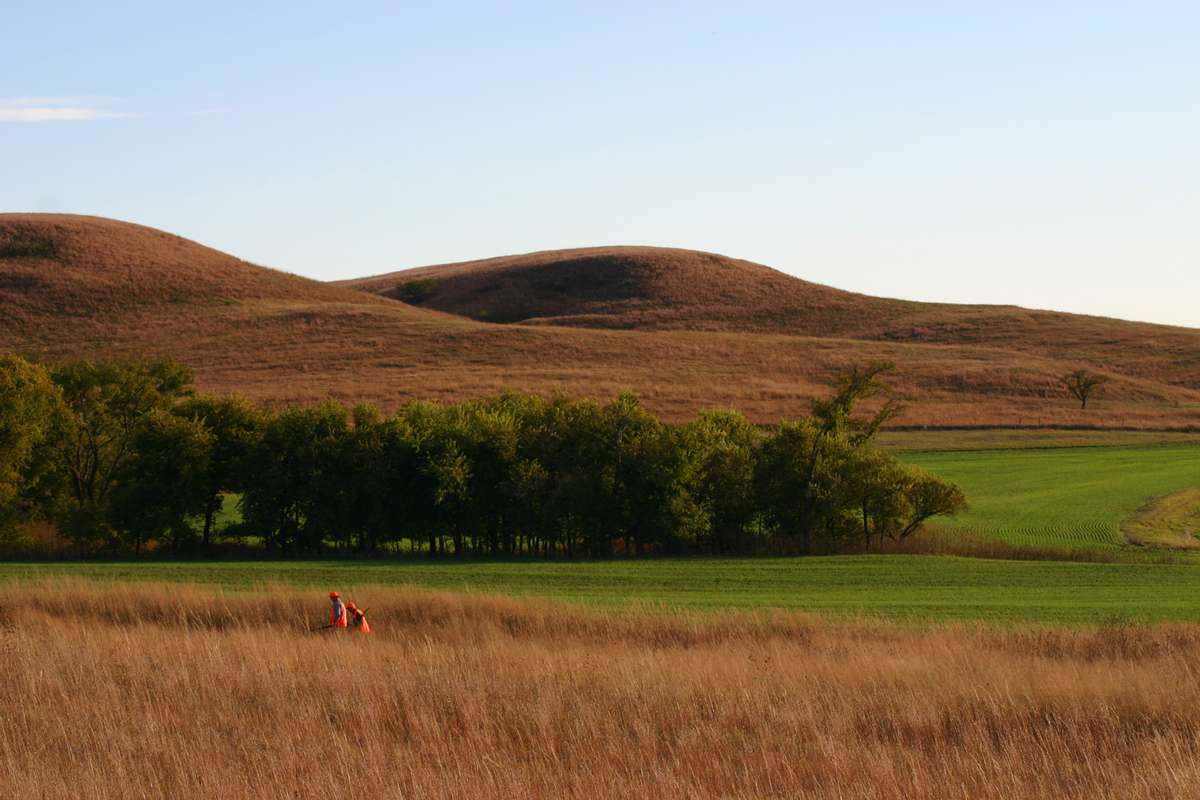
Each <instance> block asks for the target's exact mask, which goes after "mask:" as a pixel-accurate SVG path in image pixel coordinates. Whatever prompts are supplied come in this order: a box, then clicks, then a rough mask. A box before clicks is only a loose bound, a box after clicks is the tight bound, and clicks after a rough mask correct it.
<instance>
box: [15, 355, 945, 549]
mask: <svg viewBox="0 0 1200 800" xmlns="http://www.w3.org/2000/svg"><path fill="white" fill-rule="evenodd" d="M890 369H891V367H890V365H887V364H877V365H870V366H866V367H852V368H850V369H848V370H846V371H845V372H843V373H841V374H840V375H838V376H837V377H836V379H835V381H834V387H833V392H832V394H831V395H830V396H829V397H827V398H821V399H818V400H815V401H813V403H812V407H811V409H810V413H809V414H808V415H806V416H802V417H800V418H798V419H795V420H789V421H785V422H782V423H780V424H779V425H778V426H775V427H772V428H760V427H757V426H754V425H752V424H751V423H749V422H748V421H747V420H746V419H745V417H743V416H742V415H741V414H739V413H737V412H736V411H732V410H715V411H708V412H705V413H702V414H700V415H699V416H698V417H697V418H696V419H694V420H692V421H691V422H690V423H688V424H686V425H682V426H669V425H666V424H664V423H663V422H662V421H661V420H659V419H658V418H656V417H655V416H654V415H653V414H651V413H650V412H648V411H647V410H646V409H645V408H644V407H643V406H642V404H641V403H640V401H639V400H638V398H637V397H635V396H633V395H629V394H623V395H621V396H619V397H617V398H615V399H613V400H612V401H610V402H607V403H598V402H596V401H593V400H583V399H572V398H566V397H553V398H544V397H539V396H534V395H523V394H517V393H505V394H502V395H500V396H497V397H492V398H487V399H481V400H471V401H466V402H461V403H456V404H452V405H437V404H432V403H421V402H416V403H409V404H406V405H404V406H401V407H400V409H399V410H398V411H397V412H396V413H394V414H391V415H390V416H389V415H383V414H381V413H379V411H378V410H376V409H374V408H372V407H370V406H358V407H355V408H353V409H347V408H346V407H344V406H343V405H341V404H339V403H335V402H325V403H321V404H318V405H313V406H295V407H290V408H284V409H281V410H266V409H261V408H258V407H256V406H254V405H253V404H252V403H250V402H248V401H246V400H244V399H240V398H236V397H226V398H217V397H208V396H204V395H197V394H195V393H194V392H193V391H192V389H191V378H190V374H189V373H188V371H187V370H186V369H185V368H183V367H181V366H179V365H177V364H174V363H173V362H170V361H119V362H106V363H92V362H79V363H71V364H63V365H58V366H55V367H53V368H50V369H45V368H43V367H40V366H36V365H33V364H30V363H28V362H25V361H23V360H21V359H17V358H6V359H0V456H2V457H3V460H2V461H0V509H3V510H4V513H5V514H6V515H7V517H6V518H7V519H8V520H9V526H10V527H11V526H12V524H13V523H14V522H15V521H17V520H19V519H33V518H35V517H41V518H43V519H46V520H48V521H50V522H52V523H53V524H54V525H55V526H57V527H58V529H59V530H60V531H61V532H62V533H63V534H64V535H66V536H68V537H69V538H70V539H71V540H72V541H73V542H74V543H75V544H76V546H77V547H78V548H79V550H80V551H82V552H98V551H110V552H116V551H131V552H135V553H137V552H142V551H144V550H146V549H156V550H160V551H170V552H196V551H199V552H203V551H205V550H207V549H210V548H211V547H212V546H213V545H214V544H215V543H216V541H217V540H218V539H219V538H220V537H221V536H222V535H225V536H236V537H253V538H254V540H255V541H261V543H262V546H263V547H264V548H266V549H267V550H269V551H272V552H276V553H280V554H299V553H307V554H312V553H321V552H326V551H330V550H333V549H342V550H354V551H359V552H363V553H374V552H379V551H381V550H388V551H391V552H416V553H424V554H428V555H440V554H446V555H456V556H463V555H467V554H471V555H480V556H483V555H490V556H506V557H507V556H514V555H518V554H532V555H539V556H563V557H604V556H611V555H625V556H638V555H653V554H677V553H710V554H739V553H760V552H776V553H810V552H815V551H817V550H824V551H828V550H832V549H838V548H841V547H844V546H845V545H846V544H847V543H849V542H853V543H856V544H857V545H860V546H861V547H870V546H872V545H873V543H878V542H880V541H881V540H883V539H885V538H886V539H891V540H896V541H899V540H903V539H905V538H907V537H910V536H912V535H913V534H915V533H916V532H917V531H919V530H920V529H921V527H922V526H923V525H924V524H925V523H926V522H927V521H928V520H929V519H930V518H932V517H934V516H936V515H941V514H953V513H956V512H957V511H959V510H961V509H962V508H964V507H965V499H964V498H963V496H962V493H961V491H959V490H958V488H957V487H955V486H953V485H952V484H949V483H946V482H945V481H943V480H941V479H939V478H937V477H935V476H933V475H929V474H926V473H922V472H920V471H918V470H915V469H913V468H911V467H908V466H905V465H904V464H901V463H900V462H898V461H897V460H896V459H895V458H893V457H892V456H890V455H888V454H886V453H884V452H882V451H880V450H878V449H876V448H875V447H874V446H873V444H872V442H873V438H874V436H875V434H876V433H877V432H878V431H879V429H880V428H881V427H882V426H883V425H884V424H885V423H886V422H887V421H888V420H889V419H890V418H891V417H892V415H894V414H895V412H896V405H895V404H894V403H893V402H892V401H891V400H890V399H889V398H888V394H887V387H886V385H885V383H884V381H883V378H884V376H885V375H886V374H887V372H888V371H889V370H890ZM864 404H866V405H868V406H870V408H869V409H868V410H867V411H866V412H860V408H861V407H862V406H863V405H864ZM18 500H19V502H18ZM226 502H230V503H236V504H237V511H238V512H240V516H241V523H240V524H238V525H237V526H236V528H235V529H229V530H226V531H221V530H219V525H218V517H219V516H220V515H221V512H222V511H223V506H224V504H225V503H226ZM0 519H3V518H0Z"/></svg>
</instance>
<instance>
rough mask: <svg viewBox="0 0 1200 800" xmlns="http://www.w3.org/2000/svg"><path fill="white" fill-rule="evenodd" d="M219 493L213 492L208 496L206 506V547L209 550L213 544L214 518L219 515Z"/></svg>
mask: <svg viewBox="0 0 1200 800" xmlns="http://www.w3.org/2000/svg"><path fill="white" fill-rule="evenodd" d="M219 497H220V495H219V494H216V493H212V494H210V495H209V496H208V503H207V504H206V505H205V506H204V539H203V541H204V549H205V550H207V549H208V548H209V545H211V544H212V530H213V519H214V518H215V517H216V515H217V499H218V498H219Z"/></svg>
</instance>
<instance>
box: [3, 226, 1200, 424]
mask: <svg viewBox="0 0 1200 800" xmlns="http://www.w3.org/2000/svg"><path fill="white" fill-rule="evenodd" d="M656 252H657V251H656ZM665 252H666V255H665V256H663V255H661V254H660V255H659V256H657V257H656V258H657V260H652V261H653V263H652V266H654V267H655V270H656V271H655V270H652V271H651V272H652V275H655V276H658V277H656V278H654V280H650V279H649V278H646V279H645V280H643V281H642V282H641V283H637V282H636V281H635V282H633V283H629V282H628V281H627V282H626V283H620V282H618V284H617V285H618V287H620V286H626V284H628V285H630V286H633V289H628V288H626V289H619V292H626V293H627V294H628V293H629V292H630V291H634V290H636V291H637V292H641V293H642V294H641V295H639V297H640V298H641V299H636V298H635V299H633V300H631V299H629V298H626V299H625V300H623V301H621V302H620V303H617V304H616V305H614V306H611V307H610V308H609V311H610V318H609V319H608V321H604V320H600V321H599V322H597V321H596V320H595V319H592V320H591V321H590V322H589V321H587V320H584V321H582V322H581V321H580V319H573V318H568V317H570V314H574V313H576V312H578V313H579V314H580V315H582V316H588V315H590V317H589V319H590V318H591V317H596V316H597V314H598V313H599V312H598V311H597V307H596V306H595V304H592V305H587V304H586V303H585V304H584V305H583V306H579V304H578V303H577V304H576V306H569V304H568V306H569V307H568V306H564V307H563V308H550V307H549V306H548V307H547V308H548V310H557V311H561V312H562V314H560V315H559V316H556V317H554V318H553V319H539V320H534V321H539V322H541V323H546V322H554V323H556V324H553V325H551V324H536V325H535V324H493V323H489V322H480V321H478V320H476V319H471V318H470V317H469V316H462V315H456V314H451V313H445V312H442V311H438V310H432V309H428V308H422V307H418V306H415V305H411V304H407V303H403V302H399V301H397V300H394V299H389V298H386V297H380V296H377V295H374V294H372V293H370V292H367V291H355V290H352V289H349V288H345V287H339V286H333V285H329V284H322V283H318V282H316V281H311V280H306V279H303V278H299V277H296V276H292V275H287V274H284V273H280V272H276V271H273V270H267V269H264V268H261V267H257V266H255V265H252V264H247V263H246V262H243V261H240V260H238V259H236V258H233V257H232V256H228V255H225V254H223V253H219V252H217V251H215V250H211V249H209V248H206V247H202V246H201V245H198V244H195V243H194V242H189V241H187V240H185V239H181V238H179V237H177V236H172V235H170V234H167V233H163V232H162V231H156V230H153V229H150V228H144V227H141V226H137V225H131V224H129V223H123V222H116V221H112V220H104V219H99V218H92V217H73V216H63V215H36V214H3V215H0V351H13V352H17V353H20V354H23V355H27V356H33V357H38V358H47V359H56V358H70V357H90V358H97V357H103V356H108V355H120V354H137V355H171V356H174V357H175V358H177V359H179V360H180V361H182V362H184V363H186V364H188V365H190V366H192V367H193V368H194V369H195V370H196V372H197V375H198V379H199V384H200V386H201V387H202V388H204V389H207V390H213V391H218V392H229V391H237V392H241V393H244V394H246V395H248V396H250V397H253V398H255V399H259V400H262V401H266V402H270V403H276V404H278V403H286V402H309V401H314V400H319V399H325V398H328V397H332V398H335V399H341V400H344V401H347V402H357V401H361V400H366V401H371V402H375V403H377V404H378V405H380V406H381V407H383V408H384V409H390V408H393V407H395V406H396V405H397V404H398V403H400V402H402V401H404V400H408V399H441V400H453V399H462V398H465V397H474V396H481V395H486V394H492V393H495V392H497V391H499V390H501V389H503V388H514V389H520V390H524V391H534V392H540V393H546V394H550V393H556V392H558V393H566V394H571V395H582V396H590V397H597V398H609V397H612V396H614V395H616V394H617V393H619V392H621V391H624V390H633V391H635V392H637V393H639V394H640V395H641V396H642V397H643V399H644V400H645V402H646V404H647V405H648V406H649V407H650V408H651V409H652V410H653V411H655V412H656V413H658V414H660V415H662V416H663V417H665V418H666V419H668V420H673V421H678V420H682V419H685V418H688V417H690V416H691V415H693V414H694V413H695V412H696V411H697V410H699V409H702V408H707V407H715V406H733V407H736V408H738V409H740V410H742V411H743V412H744V413H746V414H747V415H748V416H749V417H751V418H752V419H754V420H756V421H760V422H773V421H776V420H778V419H780V418H781V417H788V416H794V415H797V414H800V413H803V412H804V411H805V410H806V408H807V400H808V399H809V398H811V397H813V396H814V395H816V394H818V393H821V392H823V391H825V387H826V384H827V382H828V381H829V380H830V378H831V376H832V375H833V374H834V373H835V372H836V370H838V369H840V368H843V367H845V366H846V365H848V364H852V363H862V362H867V361H872V360H879V359H888V360H891V361H894V362H895V363H896V364H897V365H898V370H897V374H896V376H895V386H896V389H897V392H898V394H899V395H900V397H901V398H902V399H903V400H904V401H906V402H907V403H908V406H909V410H908V411H907V412H906V413H905V414H904V415H903V416H902V417H901V418H900V420H899V422H901V423H908V424H924V425H935V426H945V425H998V424H1003V425H1023V426H1048V425H1087V426H1097V427H1109V428H1112V427H1125V428H1166V427H1192V428H1196V427H1200V331H1195V330H1190V329H1183V328H1170V327H1166V326H1154V325H1144V324H1139V323H1125V322H1119V321H1115V320H1104V319H1099V318H1091V317H1078V316H1072V315H1066V314H1048V313H1041V312H1026V311H1023V310H1020V309H1005V308H999V307H988V308H983V307H965V306H933V305H928V304H916V303H905V302H901V301H890V300H879V299H875V298H866V297H862V296H859V295H852V294H849V293H845V292H839V291H838V290H835V289H831V288H829V287H821V286H816V285H814V284H808V283H805V282H803V281H799V280H797V279H795V278H791V277H788V276H785V275H782V274H781V273H777V272H774V271H773V270H770V269H768V268H766V267H761V266H758V265H752V264H748V263H747V262H738V261H734V260H732V259H721V258H719V257H716V256H706V255H704V254H689V253H687V252H686V251H665ZM701 256H703V257H702V258H701ZM697 259H698V260H697ZM643 261H644V259H643ZM605 263H607V262H604V261H603V260H602V261H601V262H600V263H599V266H597V264H596V263H593V264H592V268H594V269H592V271H591V272H589V269H590V268H588V267H586V266H585V267H579V265H578V264H577V265H575V267H562V266H561V265H559V266H557V267H555V269H556V270H558V271H557V272H553V271H552V273H551V274H552V275H554V274H557V275H558V276H559V277H558V278H556V280H558V281H559V283H563V281H566V283H565V284H563V285H566V286H579V287H582V288H585V289H586V288H587V287H592V288H593V289H595V290H596V291H600V289H598V288H596V287H604V286H609V284H610V281H609V279H608V278H605V276H606V275H607V274H608V273H606V272H605V270H606V269H608V268H607V267H605V266H604V264H605ZM620 263H624V262H620ZM634 263H635V266H636V264H639V263H642V262H638V261H637V260H636V259H635V260H634ZM697 264H699V266H697ZM551 266H554V265H551ZM577 267H578V268H577ZM701 267H703V269H702V270H701V271H699V272H697V271H696V270H700V268H701ZM439 269H440V268H439ZM639 269H640V268H639ZM435 272H436V270H435ZM635 272H636V271H635ZM472 274H473V273H472ZM638 274H641V273H638ZM589 275H590V276H591V277H587V276H589ZM580 276H584V277H583V278H582V279H581V277H580ZM597 276H599V277H597ZM610 277H611V276H610ZM618 277H619V276H618ZM630 280H632V279H630ZM705 281H707V282H708V284H705V283H704V282H705ZM784 284H786V286H785V285H784ZM507 285H508V284H504V283H501V284H500V286H501V289H499V290H497V291H499V292H500V295H498V296H509V295H510V294H511V293H510V292H509V289H505V288H504V287H505V286H507ZM664 287H665V288H664ZM687 287H691V294H690V295H689V294H687V293H686V292H684V289H685V288H687ZM788 287H790V288H788ZM614 291H617V290H614ZM776 297H781V298H784V299H783V300H782V301H780V302H782V303H783V305H780V304H779V303H776V304H775V305H772V302H773V301H772V300H771V298H776ZM568 299H569V298H568ZM539 302H541V300H539ZM547 302H549V301H547ZM563 302H566V301H563ZM572 302H574V301H572ZM664 303H666V304H668V305H670V309H671V310H670V312H669V313H667V311H664V308H665V306H664ZM788 304H792V305H788ZM805 304H807V305H805ZM577 306H578V307H577ZM789 308H790V309H791V310H790V311H789V310H788V309H789ZM630 309H633V310H632V311H631V310H630ZM822 309H824V310H822ZM458 310H459V311H463V312H468V311H470V309H461V308H460V309H458ZM506 313H507V314H508V316H507V317H505V316H504V315H505V314H506ZM514 313H515V312H514V311H513V309H511V308H509V309H508V311H507V312H506V311H504V307H503V306H502V307H501V308H500V311H499V312H496V317H497V318H498V319H500V318H504V319H512V318H513V314H514ZM629 314H633V315H634V316H633V317H629V316H628V315H629ZM564 315H565V316H564ZM623 315H624V316H623ZM639 315H640V316H639ZM647 315H649V316H647ZM664 315H665V316H664ZM477 316H480V315H479V314H477ZM601 316H602V315H601ZM642 318H646V319H650V322H646V323H645V324H644V325H641V323H638V322H637V320H638V319H642ZM805 320H807V321H805ZM568 323H569V324H568ZM583 324H586V325H589V326H592V327H579V326H578V325H583ZM596 326H599V327H596ZM639 326H640V327H639ZM631 327H632V328H633V329H629V328H631ZM914 331H915V333H914ZM798 334H801V335H798ZM1081 365H1086V366H1090V367H1092V368H1093V369H1097V370H1101V371H1104V372H1105V373H1106V374H1108V375H1110V376H1111V378H1112V382H1111V384H1110V385H1109V386H1108V388H1107V391H1106V396H1105V397H1104V398H1103V399H1101V400H1100V401H1097V402H1095V403H1094V404H1093V407H1092V408H1090V409H1089V410H1088V411H1087V412H1086V413H1085V412H1081V411H1080V410H1079V409H1078V408H1077V405H1076V404H1075V403H1073V402H1072V401H1071V400H1070V399H1069V398H1068V397H1066V395H1065V393H1064V392H1063V390H1062V389H1061V387H1060V386H1058V384H1057V381H1056V377H1057V376H1058V375H1060V374H1062V373H1064V372H1066V371H1068V370H1069V369H1074V368H1077V367H1079V366H1081Z"/></svg>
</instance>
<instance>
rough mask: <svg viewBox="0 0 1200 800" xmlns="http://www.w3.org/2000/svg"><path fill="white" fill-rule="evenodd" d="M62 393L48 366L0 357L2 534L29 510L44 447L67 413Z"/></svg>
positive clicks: (1, 536) (14, 357)
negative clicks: (28, 498)
mask: <svg viewBox="0 0 1200 800" xmlns="http://www.w3.org/2000/svg"><path fill="white" fill-rule="evenodd" d="M61 402H62V397H61V393H60V391H59V389H58V387H57V386H55V385H54V383H53V382H52V381H51V380H50V376H49V375H48V374H47V373H46V371H45V370H44V369H43V368H41V367H39V366H36V365H34V364H31V363H29V362H28V361H26V360H24V359H22V358H19V357H17V356H2V357H0V538H3V537H5V536H6V535H8V533H10V532H11V530H12V526H13V524H14V523H15V522H16V521H17V519H18V518H19V517H20V516H21V515H22V512H23V511H26V510H27V509H25V508H22V506H23V505H24V503H22V499H23V495H26V494H27V493H28V490H29V487H30V483H31V482H32V481H33V476H32V474H31V473H32V471H33V470H34V468H35V465H36V464H37V461H36V459H35V456H36V455H37V453H38V448H39V447H40V446H41V445H42V443H43V442H44V441H45V440H46V438H47V436H49V434H50V432H51V430H52V429H53V427H54V424H55V422H56V419H57V417H58V415H59V414H60V413H61V410H62V409H61Z"/></svg>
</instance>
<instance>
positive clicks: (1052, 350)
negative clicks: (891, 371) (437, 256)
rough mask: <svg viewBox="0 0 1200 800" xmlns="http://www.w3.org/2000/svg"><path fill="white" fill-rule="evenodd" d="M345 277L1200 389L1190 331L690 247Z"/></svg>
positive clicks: (553, 254)
mask: <svg viewBox="0 0 1200 800" xmlns="http://www.w3.org/2000/svg"><path fill="white" fill-rule="evenodd" d="M341 285H344V286H347V287H349V288H355V289H360V290H363V291H367V292H371V293H374V294H378V295H381V296H383V297H390V298H393V299H397V300H401V301H403V302H406V303H409V304H411V305H416V306H420V307H422V308H432V309H438V310H441V311H445V312H449V313H453V314H457V315H460V316H465V317H469V318H471V319H476V320H480V321H487V322H497V323H517V324H523V325H555V326H572V327H586V328H612V329H618V330H649V331H661V330H705V331H721V332H726V333H776V334H788V335H794V336H813V337H837V338H847V339H859V340H866V341H888V342H910V343H918V344H952V345H985V346H991V347H999V348H1002V349H1005V350H1010V351H1011V350H1015V351H1019V352H1022V353H1029V354H1034V355H1040V356H1049V357H1051V358H1054V359H1062V360H1078V361H1080V362H1082V363H1086V364H1088V365H1090V366H1093V367H1096V368H1098V369H1108V370H1112V371H1114V372H1118V373H1120V374H1122V375H1131V376H1138V377H1142V378H1147V379H1150V380H1156V381H1162V382H1166V383H1170V384H1174V385H1178V386H1185V387H1190V388H1192V389H1200V330H1193V329H1187V328H1178V327H1171V326H1166V325H1152V324H1147V323H1139V322H1126V321H1123V320H1115V319H1106V318H1103V317H1092V316H1085V315H1080V314H1066V313H1061V312H1054V311H1036V310H1030V309H1025V308H1019V307H1017V306H1000V305H954V304H946V303H919V302H913V301H906V300H892V299H886V298H880V297H870V296H866V295H861V294H854V293H851V292H845V291H842V290H840V289H835V288H833V287H830V286H823V285H821V284H816V283H810V282H808V281H804V280H801V279H799V278H795V277H793V276H791V275H787V274H785V273H783V272H779V271H777V270H774V269H772V268H770V267H766V266H763V265H762V264H755V263H753V262H750V261H742V260H739V259H733V258H728V257H725V256H721V255H717V254H714V253H703V252H698V251H694V250H677V249H668V248H654V247H602V248H583V249H577V250H550V251H544V252H539V253H529V254H526V255H518V256H506V257H502V258H490V259H485V260H482V261H467V262H461V263H456V264H441V265H436V266H429V267H417V268H414V269H408V270H402V271H399V272H392V273H389V274H386V275H378V276H375V277H370V278H360V279H356V280H351V281H343V282H341Z"/></svg>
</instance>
